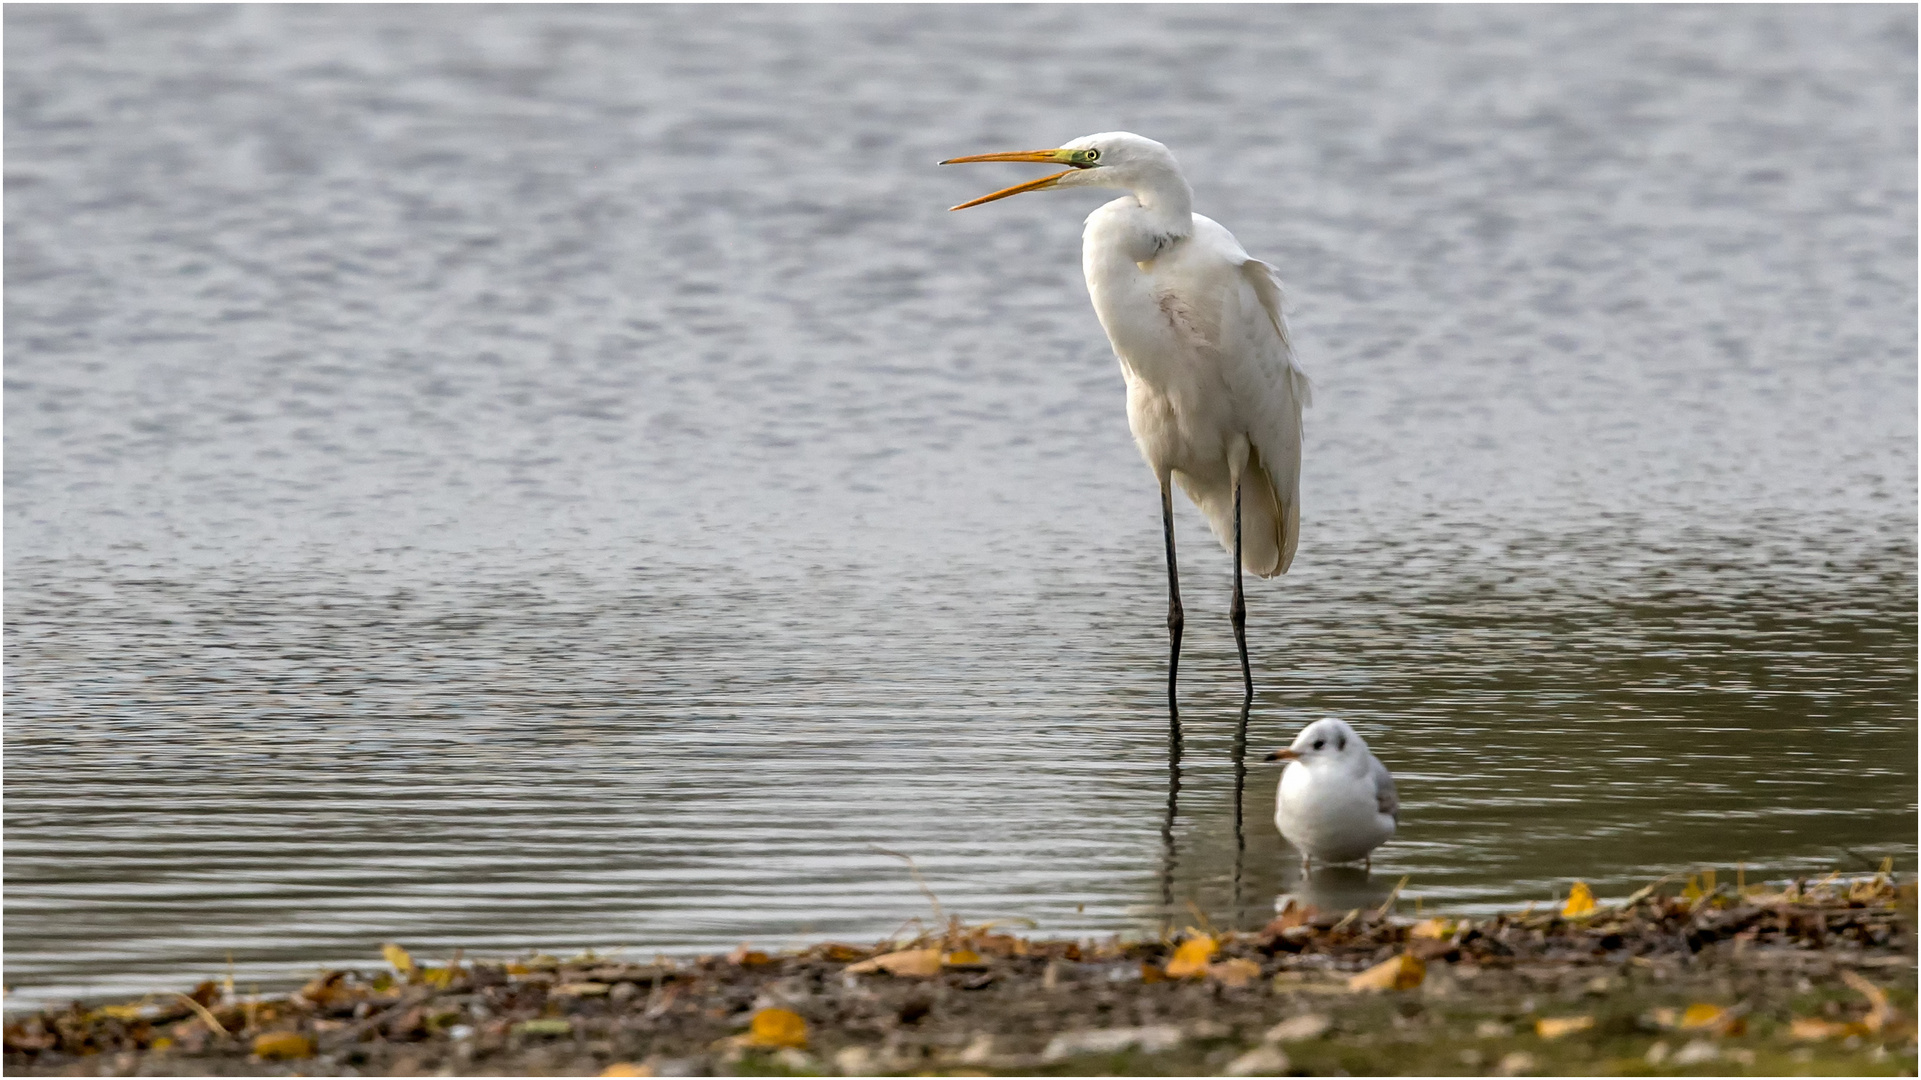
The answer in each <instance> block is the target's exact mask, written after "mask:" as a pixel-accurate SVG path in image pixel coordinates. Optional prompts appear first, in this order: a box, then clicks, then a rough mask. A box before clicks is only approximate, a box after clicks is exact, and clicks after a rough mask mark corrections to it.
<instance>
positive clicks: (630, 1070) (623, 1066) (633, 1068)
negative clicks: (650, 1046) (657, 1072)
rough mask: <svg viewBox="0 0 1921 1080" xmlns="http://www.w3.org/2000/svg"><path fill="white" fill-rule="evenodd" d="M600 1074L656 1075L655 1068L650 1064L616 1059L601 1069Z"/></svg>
mask: <svg viewBox="0 0 1921 1080" xmlns="http://www.w3.org/2000/svg"><path fill="white" fill-rule="evenodd" d="M600 1075H602V1076H652V1075H654V1070H653V1069H652V1068H651V1067H649V1066H646V1065H637V1064H635V1063H634V1062H631V1061H616V1062H614V1063H613V1064H612V1065H609V1066H607V1067H606V1068H604V1069H602V1070H600Z"/></svg>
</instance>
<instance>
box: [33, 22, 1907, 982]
mask: <svg viewBox="0 0 1921 1080" xmlns="http://www.w3.org/2000/svg"><path fill="white" fill-rule="evenodd" d="M5 19H6V151H7V153H6V182H7V203H6V227H7V238H6V257H7V264H6V304H7V307H6V313H7V320H6V339H5V340H6V399H5V409H6V429H5V448H6V504H5V511H6V518H5V520H6V540H7V544H6V599H5V614H6V661H7V670H6V674H7V678H6V684H5V687H6V697H5V703H6V723H5V752H6V758H5V765H6V770H5V794H6V805H5V809H6V819H5V872H6V892H5V899H6V931H7V933H6V979H7V982H8V984H9V985H10V987H11V988H12V993H11V995H10V996H9V999H8V1000H9V1003H10V1005H13V1006H19V1005H23V1004H31V1003H35V1002H38V1001H44V1000H49V999H60V998H64V997H67V996H71V995H76V994H104V993H109V992H116V993H117V992H122V991H130V990H139V989H144V988H151V987H160V986H178V985H180V984H181V983H182V981H183V980H186V979H191V978H197V977H201V976H204V975H207V974H210V973H217V972H219V971H221V970H222V969H223V968H224V967H225V963H226V956H227V954H228V953H229V952H231V953H232V956H233V963H234V965H235V968H236V970H237V972H238V973H239V976H240V978H241V980H242V982H243V984H244V983H245V982H246V981H248V980H258V981H260V982H261V983H262V984H263V985H268V984H273V983H276V982H278V981H282V980H286V979H289V978H295V977H298V976H299V975H300V973H302V972H303V971H308V970H310V969H311V968H312V967H313V966H315V965H318V964H323V963H338V962H359V963H365V962H369V961H371V960H372V958H373V956H374V955H375V947H376V945H377V943H378V942H380V941H382V940H388V939H397V940H400V941H404V942H406V943H408V944H409V945H411V946H413V947H414V948H416V949H417V950H421V951H425V952H427V953H429V954H435V953H445V952H450V951H451V950H452V949H453V948H455V947H457V946H458V947H464V948H466V949H467V950H468V952H469V953H470V954H473V953H481V954H499V953H504V952H508V951H511V950H518V949H523V948H529V947H540V948H544V949H548V950H555V951H559V950H571V949H575V948H579V947H593V948H597V949H614V948H622V947H624V948H626V949H628V950H630V952H632V953H637V954H640V955H651V954H652V953H653V952H654V951H668V952H676V951H680V952H686V951H699V950H717V949H723V948H730V947H732V946H733V945H735V944H737V943H739V942H740V941H742V940H743V939H746V940H752V941H754V942H755V943H757V944H761V945H775V944H782V943H788V942H794V941H799V940H809V939H814V940H817V939H819V938H823V937H829V936H832V937H842V938H855V939H870V940H871V939H873V938H876V937H879V936H881V935H883V934H886V933H888V932H890V931H892V930H894V929H895V928H897V927H898V926H900V924H901V923H902V922H903V921H904V920H907V919H910V918H913V917H916V916H923V915H925V914H926V910H927V909H926V906H925V904H924V901H923V900H922V898H921V896H920V894H919V892H918V891H917V890H916V889H915V887H914V884H913V882H912V880H911V879H910V878H909V877H908V875H907V874H906V873H905V869H904V867H903V866H902V865H901V864H900V863H899V862H898V861H896V860H894V859H892V858H889V857H888V856H886V855H883V854H881V853H879V852H877V851H876V850H875V846H880V847H885V848H887V849H890V850H893V851H899V852H903V853H907V854H910V855H912V856H913V857H914V858H915V859H916V860H917V861H918V864H919V865H920V867H921V868H922V869H923V871H924V872H925V874H926V877H927V880H928V882H929V884H930V885H931V887H932V888H933V889H934V890H935V891H936V892H937V893H938V895H939V897H940V899H941V901H942V902H943V904H944V905H945V907H946V909H947V910H948V911H951V912H955V913H958V914H961V915H963V916H965V917H967V918H970V919H988V918H997V917H1010V916H1021V917H1026V918H1029V919H1032V920H1034V921H1035V922H1036V923H1037V924H1038V925H1039V927H1040V928H1041V930H1042V931H1044V932H1047V933H1055V934H1080V933H1107V932H1113V931H1134V932H1147V933H1151V932H1154V931H1155V929H1156V928H1157V927H1158V926H1159V924H1160V920H1161V919H1162V918H1163V913H1164V912H1165V911H1167V910H1168V909H1169V908H1171V909H1172V910H1174V911H1175V912H1176V913H1177V916H1178V918H1180V919H1181V920H1183V921H1186V920H1189V919H1190V918H1191V917H1192V915H1191V912H1190V911H1189V909H1188V907H1187V905H1188V904H1189V903H1190V902H1191V903H1193V904H1194V905H1196V906H1197V907H1199V908H1200V909H1201V910H1202V911H1203V912H1205V913H1207V915H1208V917H1209V918H1210V919H1212V920H1213V921H1215V922H1216V923H1217V924H1220V925H1226V924H1231V923H1241V924H1247V923H1258V922H1260V921H1262V920H1263V919H1264V918H1265V912H1267V911H1269V910H1271V905H1272V902H1273V899H1274V896H1275V894H1276V893H1277V892H1280V891H1283V890H1292V891H1304V892H1306V893H1307V894H1308V895H1309V896H1310V897H1312V898H1314V899H1316V900H1317V901H1319V902H1322V903H1324V904H1348V903H1355V902H1361V900H1362V899H1363V898H1375V899H1378V898H1379V897H1380V896H1382V895H1384V894H1385V892H1386V890H1387V889H1388V887H1389V886H1390V885H1391V883H1392V882H1394V881H1398V880H1399V879H1400V878H1401V877H1402V876H1403V875H1406V876H1407V878H1408V884H1407V887H1406V890H1405V893H1404V896H1407V897H1418V898H1420V900H1421V902H1422V903H1423V904H1424V905H1447V906H1454V907H1457V908H1467V909H1474V908H1486V907H1489V906H1492V905H1497V904H1506V903H1514V902H1520V901H1526V900H1538V899H1545V898H1547V897H1549V896H1551V895H1553V894H1554V892H1555V891H1556V890H1560V889H1565V887H1566V883H1567V881H1568V880H1569V879H1570V878H1573V877H1576V876H1579V877H1582V878H1585V879H1586V880H1588V881H1590V882H1592V883H1593V884H1594V885H1595V886H1596V888H1597V890H1598V891H1600V892H1602V893H1603V894H1607V893H1610V892H1612V893H1616V894H1618V893H1620V892H1624V891H1626V890H1628V889H1630V888H1632V887H1633V886H1635V885H1636V884H1639V883H1641V882H1643V881H1645V880H1647V879H1649V878H1651V877H1653V876H1655V875H1658V874H1661V873H1664V872H1669V871H1676V870H1682V871H1685V870H1687V869H1689V868H1693V867H1697V866H1701V865H1707V864H1714V865H1719V866H1723V867H1731V866H1733V865H1734V864H1736V863H1737V862H1742V863H1745V865H1746V867H1747V872H1748V873H1750V874H1761V875H1764V876H1767V875H1771V876H1782V875H1788V874H1796V873H1803V872H1810V871H1819V870H1826V869H1829V868H1833V867H1847V868H1855V867H1859V866H1861V865H1862V864H1863V863H1865V862H1872V861H1878V860H1879V859H1880V858H1882V857H1884V856H1893V857H1894V858H1895V859H1896V861H1897V863H1898V864H1899V865H1901V866H1903V867H1905V868H1911V867H1912V866H1913V859H1914V852H1915V831H1916V814H1915V790H1916V767H1915V761H1916V756H1915V753H1916V738H1915V711H1916V688H1915V656H1916V632H1915V611H1916V578H1915V559H1916V550H1915V527H1916V522H1915V508H1916V504H1915V483H1916V458H1915V404H1914V403H1915V399H1916V383H1915V371H1916V357H1915V344H1916V343H1915V326H1916V309H1915V288H1916V282H1915V261H1914V251H1915V245H1916V234H1915V216H1914V210H1915V164H1914V163H1915V114H1914V84H1915V67H1914V57H1915V14H1914V11H1913V10H1912V9H1911V8H1906V7H1707V8H1688V7H1657V8H1647V7H1621V8H1589V7H1553V8H1533V7H1506V6H1501V7H1487V8H1475V7H1424V8H1392V7H1372V6H1370V7H1355V8H1343V7H1314V8H1304V9H1295V8H1281V7H1255V6H1235V7H1227V8H1215V7H1205V6H1200V7H1186V6H1183V7H1169V8H1158V7H1091V6H1073V7H1039V8H1032V7H1029V8H1003V7H994V8H970V9H966V10H961V9H955V8H942V7H916V8H893V7H883V6H854V7H775V8H764V7H763V8H733V7H703V8H699V9H693V8H675V7H633V8H630V7H615V6H600V7H589V8H564V7H538V8H518V7H487V8H481V9H460V8H451V7H444V6H422V7H398V6H397V7H333V6H322V7H257V8H250V7H220V8H191V7H144V6H141V7H104V6H100V7H96V6H84V7H46V6H24V7H23V6H12V7H9V8H8V9H7V10H6V13H5ZM1110 129H1130V130H1135V131H1139V132H1142V133H1144V134H1147V135H1150V136H1153V137H1156V138H1159V139H1162V140H1163V141H1165V142H1167V143H1168V144H1169V145H1170V146H1171V147H1172V148H1173V149H1174V151H1175V152H1176V153H1177V154H1178V155H1179V156H1180V158H1181V160H1182V162H1183V164H1184V165H1185V167H1186V168H1187V170H1188V172H1189V174H1190V176H1191V178H1192V180H1193V183H1194V187H1195V191H1196V199H1197V208H1198V209H1199V210H1201V211H1202V212H1203V213H1207V214H1209V215H1211V216H1213V217H1215V218H1217V219H1218V220H1220V221H1222V222H1224V223H1225V224H1227V225H1228V226H1229V227H1230V228H1232V229H1234V230H1235V231H1236V233H1237V234H1238V235H1239V237H1240V239H1241V241H1242V242H1243V243H1244V244H1245V245H1246V246H1247V247H1248V249H1249V250H1251V251H1253V252H1254V253H1256V254H1257V255H1259V256H1261V257H1264V258H1266V259H1268V260H1269V261H1271V262H1273V263H1275V264H1276V265H1278V266H1279V267H1280V268H1281V271H1282V273H1283V276H1284V277H1285V278H1286V279H1287V280H1288V282H1289V286H1290V289H1291V293H1292V303H1293V307H1294V328H1295V334H1296V339H1297V343H1298V345H1299V348H1300V351H1301V354H1302V360H1303V364H1304V366H1305V367H1306V368H1307V369H1308V370H1309V372H1310V373H1311V374H1312V375H1313V377H1314V379H1315V382H1316V388H1317V401H1316V405H1315V407H1314V409H1313V410H1312V411H1311V412H1310V414H1309V427H1308V436H1307V448H1306V466H1305V470H1304V475H1303V485H1304V490H1305V509H1304V511H1303V521H1304V526H1303V534H1302V535H1303V538H1302V542H1301V549H1300V555H1299V558H1298V560H1297V561H1296V563H1295V565H1294V570H1293V572H1292V573H1290V574H1289V575H1288V576H1286V577H1285V578H1281V579H1277V580H1275V581H1272V582H1257V583H1255V584H1254V587H1253V588H1252V590H1251V594H1250V606H1251V618H1250V636H1251V639H1252V647H1253V652H1254V667H1255V671H1256V674H1257V680H1258V686H1259V689H1258V694H1257V700H1256V705H1255V710H1254V714H1253V718H1252V722H1251V732H1250V735H1251V740H1252V745H1253V747H1254V749H1255V750H1256V751H1259V752H1264V751H1265V750H1267V749H1270V748H1271V747H1272V746H1274V745H1276V744H1278V743H1280V742H1282V741H1284V740H1286V739H1288V738H1290V737H1291V735H1292V732H1293V731H1294V730H1295V729H1296V728H1297V727H1298V726H1299V725H1301V724H1302V723H1303V722H1305V721H1306V720H1309V719H1312V718H1315V717H1319V716H1322V715H1327V714H1337V715H1340V716H1343V717H1346V718H1348V719H1349V720H1351V721H1352V722H1353V723H1355V724H1356V725H1357V726H1358V727H1359V728H1360V729H1361V730H1362V731H1363V732H1364V733H1365V734H1366V735H1367V736H1368V738H1369V739H1370V740H1371V742H1372V744H1373V746H1374V748H1375V749H1376V751H1377V752H1378V753H1379V754H1380V755H1381V756H1382V757H1383V758H1384V759H1385V760H1386V761H1387V762H1388V763H1389V764H1390V765H1391V766H1392V767H1393V768H1394V769H1395V770H1396V772H1397V774H1398V775H1399V777H1400V781H1401V793H1402V798H1403V815H1402V816H1403V827H1402V831H1401V835H1400V836H1399V837H1398V838H1397V839H1396V840H1395V842H1393V843H1392V844H1390V845H1389V846H1387V847H1385V848H1383V849H1382V850H1381V851H1380V852H1379V858H1377V860H1376V862H1375V866H1374V876H1373V878H1372V879H1371V880H1366V881H1362V880H1358V876H1357V875H1351V874H1350V875H1341V874H1333V875H1328V876H1325V877H1322V878H1317V879H1315V880H1313V881H1309V882H1306V883H1302V882H1300V881H1299V880H1298V873H1297V871H1296V870H1295V869H1294V860H1293V857H1292V856H1290V855H1289V854H1287V852H1286V851H1285V850H1284V849H1283V848H1282V845H1281V842H1280V840H1279V838H1278V836H1277V835H1276V834H1275V832H1274V830H1273V825H1272V823H1271V821H1270V820H1268V816H1269V810H1270V807H1271V803H1270V800H1271V798H1272V790H1273V789H1272V785H1273V782H1274V778H1275V777H1274V773H1273V772H1271V771H1269V770H1268V767H1265V766H1261V765H1258V764H1255V765H1253V766H1251V767H1250V771H1249V775H1248V785H1249V786H1248V791H1247V795H1246V805H1247V813H1246V817H1247V824H1246V832H1245V838H1244V849H1243V848H1242V847H1241V846H1240V845H1237V842H1236V837H1235V832H1234V827H1233V821H1234V813H1233V784H1234V771H1233V766H1232V763H1231V760H1230V751H1231V746H1232V740H1233V732H1234V725H1235V717H1236V710H1237V705H1238V672H1237V670H1236V669H1235V663H1234V656H1233V643H1232V638H1231V637H1230V635H1229V633H1228V627H1227V622H1226V619H1225V617H1224V612H1225V609H1226V601H1227V592H1228V581H1229V577H1228V575H1229V569H1228V562H1227V559H1226V556H1225V555H1224V554H1223V553H1222V552H1221V550H1220V548H1219V546H1218V545H1217V544H1215V543H1214V541H1213V540H1212V539H1211V537H1209V536H1208V535H1207V533H1206V532H1205V530H1204V527H1203V525H1202V523H1201V521H1200V519H1199V517H1198V515H1197V514H1196V513H1194V512H1193V511H1192V509H1191V508H1189V507H1185V506H1184V507H1182V511H1181V513H1182V517H1181V520H1180V541H1181V544H1182V550H1183V554H1184V563H1185V568H1186V577H1185V583H1186V594H1187V602H1188V631H1187V635H1188V651H1187V659H1186V662H1185V663H1184V665H1183V677H1184V684H1183V691H1182V700H1183V709H1184V719H1185V721H1186V736H1187V738H1186V746H1185V754H1184V756H1183V757H1182V759H1181V761H1180V763H1179V767H1180V773H1179V779H1180V789H1179V793H1178V794H1179V798H1178V803H1177V805H1176V806H1175V808H1174V809H1175V813H1174V815H1173V817H1172V818H1171V819H1170V818H1169V817H1168V809H1169V803H1168V796H1169V789H1168V784H1169V776H1170V773H1169V754H1168V743H1167V717H1166V714H1165V711H1164V706H1163V702H1162V697H1161V695H1162V684H1161V679H1162V677H1163V667H1162V665H1163V663H1164V656H1163V652H1164V638H1163V635H1164V632H1165V631H1164V626H1163V622H1162V620H1163V616H1164V606H1163V605H1164V594H1163V592H1162V589H1163V587H1164V586H1163V579H1162V567H1161V562H1160V558H1161V555H1160V544H1159V533H1158V528H1159V523H1158V506H1157V502H1156V496H1155V490H1154V485H1153V481H1152V478H1151V476H1150V474H1149V473H1148V472H1147V470H1146V469H1145V468H1144V467H1143V466H1142V464H1141V462H1140V460H1139V457H1138V455H1137V454H1136V452H1135V450H1134V448H1133V446H1132V443H1131V440H1130V437H1129V435H1128V431H1127V427H1126V421H1125V419H1124V416H1123V410H1122V389H1121V381H1120V378H1119V375H1118V372H1117V371H1116V367H1115V364H1114V361H1113V359H1112V357H1111V356H1110V355H1109V353H1108V350H1107V346H1106V344H1105V342H1104V339H1103V338H1102V336H1101V333H1100V329H1099V327H1098V325H1097V324H1096V322H1095V320H1094V318H1093V315H1092V312H1091V310H1090V309H1089V307H1088V304H1087V300H1086V295H1085V291H1084V289H1083V287H1082V285H1081V283H1080V279H1079V259H1078V239H1079V228H1080V219H1081V218H1082V216H1084V215H1085V214H1086V212H1087V211H1088V210H1090V209H1092V207H1093V206H1094V205H1096V204H1097V203H1098V201H1099V197H1098V196H1094V195H1086V194H1069V193H1062V194H1044V195H1031V196H1024V197H1022V198H1020V199H1015V200H1010V201H1006V202H1000V203H995V204H993V205H991V206H988V207H982V208H980V209H977V210H970V211H968V212H966V213H963V214H948V213H946V212H945V207H947V206H949V205H951V204H953V203H955V202H959V201H961V200H963V199H965V198H969V197H972V196H975V195H979V194H982V193H985V192H986V191H989V190H992V189H993V188H995V187H998V186H1001V185H1004V184H1006V183H1011V182H1013V181H1014V180H1016V179H1019V178H1022V177H1024V176H1026V175H1028V172H1027V171H1026V170H1023V169H1021V168H1019V167H1014V166H973V167H969V168H963V169H946V170H942V169H936V168H934V167H933V166H932V163H933V162H934V161H935V160H937V159H939V158H942V157H946V156H952V155H955V154H961V153H971V152H981V151H987V150H997V149H1025V148H1030V147H1035V146H1050V145H1056V144H1058V143H1059V142H1061V141H1064V140H1066V139H1068V138H1071V137H1073V136H1076V135H1080V134H1085V133H1087V132H1092V131H1101V130H1110Z"/></svg>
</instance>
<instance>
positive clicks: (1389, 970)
mask: <svg viewBox="0 0 1921 1080" xmlns="http://www.w3.org/2000/svg"><path fill="white" fill-rule="evenodd" d="M1425 978H1427V965H1426V964H1424V963H1422V962H1421V960H1420V958H1419V957H1414V956H1409V955H1407V954H1406V953H1402V954H1401V955H1399V956H1396V957H1392V958H1390V959H1387V960H1383V961H1381V962H1380V963H1378V964H1375V965H1374V966H1373V967H1371V968H1368V969H1367V970H1366V971H1363V972H1361V973H1360V974H1359V975H1356V976H1354V977H1353V978H1351V979H1349V980H1347V988H1348V989H1349V990H1412V989H1414V988H1415V987H1417V986H1419V985H1421V980H1422V979H1425Z"/></svg>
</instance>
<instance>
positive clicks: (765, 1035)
mask: <svg viewBox="0 0 1921 1080" xmlns="http://www.w3.org/2000/svg"><path fill="white" fill-rule="evenodd" d="M747 1045H749V1046H764V1047H767V1048H768V1049H785V1048H788V1047H792V1048H793V1049H795V1050H805V1049H806V1048H807V1021H805V1020H802V1019H801V1018H800V1016H799V1015H798V1014H796V1013H792V1012H789V1011H788V1010H786V1009H762V1010H761V1011H759V1012H757V1013H755V1014H754V1020H753V1023H751V1024H749V1025H748V1027H747Z"/></svg>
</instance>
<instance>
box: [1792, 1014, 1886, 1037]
mask: <svg viewBox="0 0 1921 1080" xmlns="http://www.w3.org/2000/svg"><path fill="white" fill-rule="evenodd" d="M1867 1033H1868V1029H1867V1026H1866V1025H1864V1024H1848V1023H1843V1022H1842V1021H1839V1020H1822V1019H1820V1018H1818V1017H1813V1016H1798V1017H1795V1019H1794V1022H1793V1023H1791V1024H1789V1025H1788V1035H1789V1037H1791V1038H1796V1039H1842V1038H1846V1037H1847V1036H1849V1035H1866V1034H1867Z"/></svg>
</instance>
